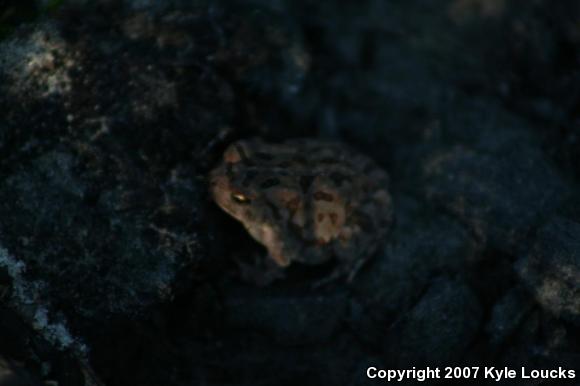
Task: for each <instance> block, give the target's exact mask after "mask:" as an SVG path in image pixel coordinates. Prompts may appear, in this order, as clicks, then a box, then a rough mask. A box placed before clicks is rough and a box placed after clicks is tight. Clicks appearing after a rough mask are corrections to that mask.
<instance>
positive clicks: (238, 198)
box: [232, 193, 250, 204]
mask: <svg viewBox="0 0 580 386" xmlns="http://www.w3.org/2000/svg"><path fill="white" fill-rule="evenodd" d="M232 199H233V200H234V201H235V202H237V203H238V204H249V203H250V199H249V198H248V197H247V196H244V195H243V194H242V193H232Z"/></svg>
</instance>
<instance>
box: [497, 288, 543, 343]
mask: <svg viewBox="0 0 580 386" xmlns="http://www.w3.org/2000/svg"><path fill="white" fill-rule="evenodd" d="M532 305H533V303H532V302H531V299H530V298H529V296H528V294H527V293H526V292H524V291H523V290H522V289H520V288H514V289H512V290H510V291H509V292H508V293H506V294H505V295H504V296H503V297H502V298H501V299H499V301H498V302H497V304H496V305H495V306H494V307H493V309H492V314H491V320H490V321H489V323H488V324H487V326H486V330H487V333H488V334H489V335H490V338H491V344H494V345H499V344H502V343H504V342H505V341H506V339H509V337H510V336H511V335H512V334H513V333H514V332H515V331H516V330H517V329H518V328H519V327H520V324H521V323H522V322H523V321H524V319H525V318H526V317H528V316H529V313H530V311H531V309H532Z"/></svg>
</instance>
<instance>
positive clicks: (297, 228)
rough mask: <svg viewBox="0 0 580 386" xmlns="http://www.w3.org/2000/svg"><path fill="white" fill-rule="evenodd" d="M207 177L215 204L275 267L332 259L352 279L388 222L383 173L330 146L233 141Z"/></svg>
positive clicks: (305, 141)
mask: <svg viewBox="0 0 580 386" xmlns="http://www.w3.org/2000/svg"><path fill="white" fill-rule="evenodd" d="M209 180H210V191H211V195H212V197H213V199H214V200H215V202H216V203H217V204H218V205H219V206H220V207H221V208H222V209H223V210H224V211H225V212H227V213H228V214H229V215H231V216H232V217H234V218H235V219H236V220H238V221H240V222H241V223H242V224H243V225H244V227H245V228H246V230H247V231H248V233H249V234H250V235H251V236H252V237H253V238H254V239H255V240H257V241H258V242H260V243H261V244H262V245H264V247H266V249H267V251H268V254H269V256H270V257H271V259H272V260H273V261H274V262H275V263H276V265H277V266H279V267H287V266H289V265H290V264H292V263H293V262H300V263H304V264H321V263H324V262H326V261H328V260H329V259H331V258H336V259H337V260H338V261H339V262H340V264H339V265H338V266H339V267H340V268H339V269H338V271H339V272H340V274H347V275H348V276H349V279H352V277H353V276H354V273H355V272H356V271H357V269H358V268H359V267H360V266H361V265H362V264H363V263H364V262H365V261H366V260H367V259H368V258H369V257H370V256H372V255H373V253H374V252H375V251H376V249H377V248H378V246H379V245H380V244H381V242H382V241H383V240H384V238H385V236H386V234H387V232H388V230H389V227H390V225H391V222H392V217H393V215H392V213H393V210H392V201H391V196H390V194H389V191H388V185H389V181H388V176H387V173H386V172H385V171H384V170H382V169H381V168H380V167H378V166H377V164H375V163H374V162H373V161H372V160H371V159H370V158H368V157H367V156H365V155H363V154H360V153H357V152H355V151H354V150H352V149H351V148H349V147H348V146H346V145H344V144H341V143H338V142H327V141H322V140H317V139H294V140H289V141H287V142H284V143H280V144H274V143H266V142H264V141H262V140H260V139H248V140H241V141H238V142H236V143H233V144H232V145H230V146H229V147H228V148H227V150H226V151H225V153H224V155H223V160H222V162H221V163H220V164H219V165H218V166H217V167H216V168H215V169H213V170H212V171H211V172H210V176H209Z"/></svg>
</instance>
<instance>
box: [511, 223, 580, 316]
mask: <svg viewBox="0 0 580 386" xmlns="http://www.w3.org/2000/svg"><path fill="white" fill-rule="evenodd" d="M516 271H517V273H518V276H519V277H520V280H521V281H522V282H523V283H524V284H525V286H526V287H527V288H528V289H529V290H530V291H531V293H532V294H533V296H534V298H535V299H536V301H537V302H538V303H539V304H540V305H541V306H542V307H543V308H544V309H545V310H547V311H549V312H550V313H552V314H554V315H555V316H558V317H562V318H565V319H567V320H569V321H571V322H573V323H574V324H576V325H580V223H578V222H575V221H571V220H568V219H564V218H555V219H553V220H552V221H550V222H549V223H547V224H546V225H545V226H544V227H543V228H542V229H541V230H540V231H539V232H538V236H537V240H536V242H535V243H534V245H533V246H532V248H531V250H530V251H529V252H528V253H527V254H526V255H524V256H522V257H521V258H520V259H519V260H518V261H517V263H516Z"/></svg>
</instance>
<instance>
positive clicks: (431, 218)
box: [353, 196, 480, 341]
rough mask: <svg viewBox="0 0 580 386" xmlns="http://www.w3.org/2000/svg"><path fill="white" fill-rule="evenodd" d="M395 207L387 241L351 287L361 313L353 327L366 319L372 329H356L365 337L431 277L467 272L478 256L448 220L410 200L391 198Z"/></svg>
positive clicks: (410, 301) (392, 316) (467, 237)
mask: <svg viewBox="0 0 580 386" xmlns="http://www.w3.org/2000/svg"><path fill="white" fill-rule="evenodd" d="M394 202H396V204H395V218H396V222H397V223H396V226H395V228H394V229H393V232H392V233H391V234H390V235H389V240H388V242H387V243H386V244H385V247H384V249H383V250H382V251H379V253H377V254H376V256H375V257H374V258H373V259H371V260H370V261H369V262H368V263H367V265H366V266H364V267H363V269H362V270H361V272H360V273H359V274H358V275H357V276H356V277H355V279H354V282H353V291H354V294H355V296H356V298H357V300H358V301H359V302H360V304H361V305H362V306H363V308H364V309H365V312H363V313H362V314H360V315H359V316H357V317H355V320H358V322H356V323H363V324H366V323H368V320H367V319H368V318H370V319H371V320H373V323H374V326H375V327H374V328H369V327H368V326H367V327H365V328H357V329H356V330H357V331H360V332H361V333H365V334H371V335H372V334H373V333H374V334H376V333H377V330H378V331H382V330H383V328H384V325H385V324H387V323H390V322H391V321H392V320H393V319H396V318H397V317H398V315H400V313H401V312H402V311H403V310H407V309H408V308H409V307H410V306H411V305H413V304H414V303H415V302H416V301H417V300H418V298H419V296H420V295H421V293H422V292H423V291H424V289H425V288H426V287H427V286H429V283H430V281H431V280H432V279H431V278H432V277H433V276H436V275H440V274H447V275H453V274H455V273H459V272H464V271H466V270H467V269H469V267H470V266H471V265H472V264H473V262H474V261H475V260H476V259H477V257H478V254H479V252H480V251H479V247H478V245H477V243H476V242H475V240H474V239H473V238H472V237H471V235H470V234H469V232H467V231H466V230H465V229H464V228H463V227H462V226H461V225H460V224H458V223H457V222H456V221H454V220H453V219H451V218H449V217H446V216H444V215H441V214H437V213H433V212H431V211H430V210H429V209H428V208H426V207H425V206H424V205H422V204H420V203H419V202H417V201H416V200H413V199H409V198H403V197H400V198H398V199H397V197H396V196H395V200H394ZM361 318H362V319H361ZM353 322H354V321H353ZM370 340H371V341H373V340H376V339H374V338H372V339H370Z"/></svg>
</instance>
